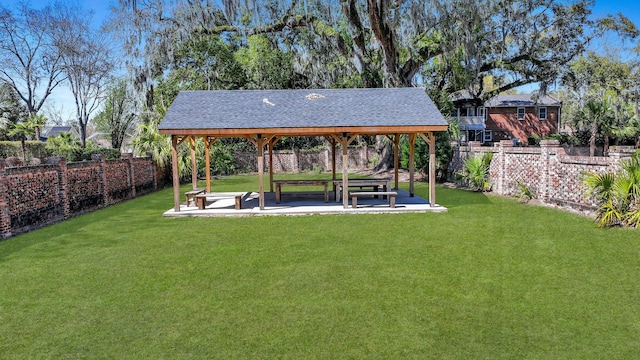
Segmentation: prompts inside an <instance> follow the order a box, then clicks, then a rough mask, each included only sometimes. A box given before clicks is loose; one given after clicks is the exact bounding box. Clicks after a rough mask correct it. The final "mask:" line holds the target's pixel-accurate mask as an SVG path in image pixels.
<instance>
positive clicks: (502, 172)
mask: <svg viewBox="0 0 640 360" xmlns="http://www.w3.org/2000/svg"><path fill="white" fill-rule="evenodd" d="M496 147H497V150H498V181H497V184H496V192H497V193H498V194H500V195H505V194H506V186H505V183H506V178H507V149H511V148H513V141H511V140H500V143H499V144H496V145H494V148H496ZM494 158H495V156H494Z"/></svg>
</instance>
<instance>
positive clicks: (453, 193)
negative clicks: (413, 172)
mask: <svg viewBox="0 0 640 360" xmlns="http://www.w3.org/2000/svg"><path fill="white" fill-rule="evenodd" d="M400 188H401V189H404V190H407V191H408V190H409V184H408V183H400ZM415 193H416V195H418V196H420V197H423V198H425V199H428V198H429V183H426V182H416V183H415ZM436 202H437V203H438V204H439V205H442V206H444V207H446V208H455V207H459V206H469V205H487V204H491V201H490V200H489V198H487V196H486V195H485V194H484V193H481V192H474V191H470V190H465V189H453V188H448V187H443V186H442V185H440V184H437V185H436Z"/></svg>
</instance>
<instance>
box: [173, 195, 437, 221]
mask: <svg viewBox="0 0 640 360" xmlns="http://www.w3.org/2000/svg"><path fill="white" fill-rule="evenodd" d="M397 192H398V195H397V196H396V207H395V208H390V207H389V202H388V200H386V199H382V198H380V199H376V198H361V199H358V208H357V209H354V208H353V207H351V203H349V208H347V209H345V208H344V207H343V205H342V202H334V201H329V202H328V203H325V202H324V201H323V193H322V192H318V193H313V194H310V193H294V192H283V193H282V201H281V202H280V203H279V204H276V201H275V193H270V192H267V193H265V209H264V210H260V206H259V203H258V193H256V192H254V193H250V194H249V196H247V197H246V198H245V199H244V201H243V202H242V209H240V210H235V209H234V205H235V201H234V199H233V198H229V199H218V200H216V201H210V202H207V205H206V207H205V209H204V210H200V209H198V207H197V206H195V204H192V205H191V206H186V204H184V203H183V204H181V205H180V211H179V212H176V211H175V210H174V209H170V210H168V211H166V212H165V213H164V216H167V217H180V216H187V217H189V216H212V217H216V216H218V217H227V216H271V215H313V214H403V213H428V212H446V211H447V208H445V207H443V206H440V205H437V204H436V205H435V206H433V207H431V206H430V205H429V201H428V200H425V199H423V198H421V197H419V196H414V197H411V196H409V193H408V192H407V191H404V190H397ZM330 198H332V199H333V198H334V197H333V195H332V196H331V197H330Z"/></svg>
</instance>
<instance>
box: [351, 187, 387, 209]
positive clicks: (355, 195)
mask: <svg viewBox="0 0 640 360" xmlns="http://www.w3.org/2000/svg"><path fill="white" fill-rule="evenodd" d="M378 195H386V196H387V197H388V198H389V207H390V208H395V207H396V196H397V195H398V193H397V192H395V191H351V192H349V196H351V206H353V208H354V209H355V208H357V207H358V197H360V196H378Z"/></svg>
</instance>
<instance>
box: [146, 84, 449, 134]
mask: <svg viewBox="0 0 640 360" xmlns="http://www.w3.org/2000/svg"><path fill="white" fill-rule="evenodd" d="M399 128H402V130H407V131H410V132H413V131H423V132H427V131H444V130H446V128H447V122H446V120H445V119H444V117H443V116H442V114H441V113H440V111H438V109H437V108H436V106H435V105H434V104H433V102H432V101H431V99H429V96H428V95H427V94H426V92H425V90H424V89H422V88H393V89H312V90H215V91H182V92H180V94H178V97H177V98H176V99H175V100H174V102H173V104H172V105H171V107H170V108H169V111H168V112H167V114H166V116H165V118H164V119H163V120H162V122H161V123H160V125H159V126H158V129H159V130H160V132H161V133H164V134H173V135H219V136H239V135H242V134H253V133H273V134H278V135H309V136H311V135H321V134H331V133H340V132H343V131H344V132H350V133H353V132H358V133H362V134H372V133H376V134H383V133H394V132H398V131H399Z"/></svg>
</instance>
